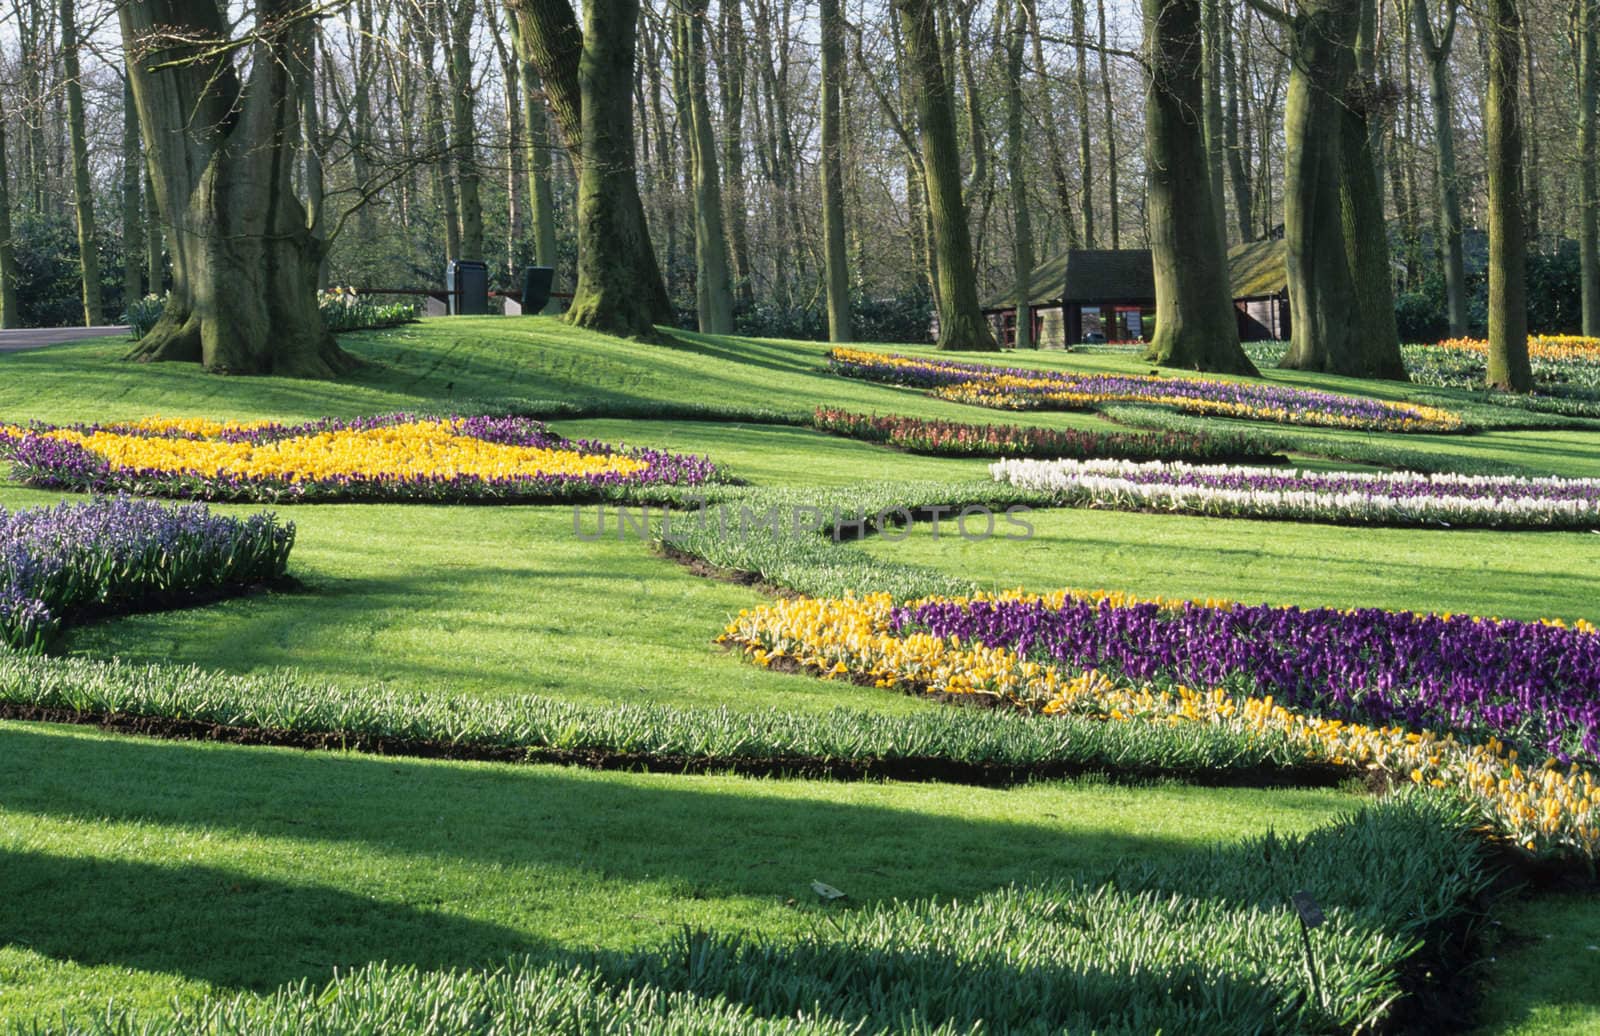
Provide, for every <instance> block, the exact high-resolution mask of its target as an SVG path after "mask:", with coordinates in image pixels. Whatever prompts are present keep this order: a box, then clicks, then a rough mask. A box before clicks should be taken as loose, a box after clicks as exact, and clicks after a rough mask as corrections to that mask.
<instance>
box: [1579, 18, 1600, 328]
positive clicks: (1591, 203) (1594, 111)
mask: <svg viewBox="0 0 1600 1036" xmlns="http://www.w3.org/2000/svg"><path fill="white" fill-rule="evenodd" d="M1581 4H1582V6H1581V7H1580V8H1579V18H1580V19H1581V21H1580V23H1579V26H1578V102H1579V103H1578V255H1579V259H1578V263H1579V267H1580V280H1581V284H1582V296H1583V333H1584V334H1586V335H1589V336H1591V337H1600V0H1581Z"/></svg>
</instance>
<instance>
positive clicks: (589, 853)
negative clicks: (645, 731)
mask: <svg viewBox="0 0 1600 1036" xmlns="http://www.w3.org/2000/svg"><path fill="white" fill-rule="evenodd" d="M945 794H948V792H947V791H945V790H943V789H938V788H932V787H925V788H919V789H915V790H909V789H906V790H896V789H895V788H893V787H891V788H888V789H884V788H881V787H878V786H872V785H853V786H842V785H835V784H828V783H820V782H817V783H807V784H800V783H788V782H784V783H776V782H760V781H739V780H732V779H726V778H708V779H700V778H685V777H665V776H660V777H651V776H634V775H624V774H592V773H588V772H585V771H576V770H567V769H560V768H555V767H527V768H520V767H511V766H504V765H447V764H433V763H422V762H417V761H411V760H399V759H388V758H381V757H371V756H354V755H349V756H345V755H332V754H312V753H304V752H296V751H289V750H275V749H240V748H234V747H230V746H217V745H193V744H173V743H161V742H150V741H142V740H137V739H131V738H116V737H110V736H105V735H90V734H84V733H82V732H79V731H66V730H63V729H61V728H45V727H30V726H24V725H17V724H7V725H3V726H0V811H3V814H4V815H5V816H6V817H7V827H8V828H9V829H10V830H11V831H12V832H15V833H14V834H13V835H12V836H11V838H10V839H8V841H9V845H10V847H9V848H0V904H4V906H0V943H4V942H10V943H16V944H20V945H24V946H27V947H30V948H32V949H34V950H37V951H38V952H40V953H43V954H46V955H49V956H52V957H56V958H60V959H71V960H76V961H80V962H83V963H118V964H124V965H127V966H130V967H135V968H140V969H145V970H153V971H168V972H174V973H178V974H183V975H188V976H192V977H195V978H201V979H205V980H207V981H211V982H215V983H218V984H220V985H224V986H236V987H241V988H249V989H256V990H260V989H265V988H270V987H272V986H275V985H278V984H281V983H284V982H288V981H293V980H295V979H298V978H302V977H307V978H312V979H316V980H321V979H324V978H326V977H327V975H328V973H329V969H330V968H331V967H333V966H334V965H340V966H341V967H347V966H350V965H358V964H362V963H365V962H368V961H376V960H389V961H391V962H398V963H413V964H416V965H417V966H418V967H424V968H439V967H451V966H483V965H488V964H493V963H495V962H497V961H500V960H503V959H505V958H506V957H507V956H508V955H510V954H513V953H522V952H534V951H536V950H539V949H540V947H541V946H544V945H545V943H546V942H547V941H548V940H557V941H559V942H560V943H562V944H563V945H564V946H565V947H568V948H570V950H571V952H573V953H579V952H581V947H582V946H584V945H593V944H596V943H599V944H604V943H605V942H610V943H611V944H612V945H616V944H617V943H616V939H617V936H616V934H615V933H616V932H617V931H619V930H622V931H631V932H632V933H633V934H632V935H631V936H627V937H626V938H624V940H623V941H624V942H626V941H629V940H634V941H636V940H639V939H644V940H645V941H647V942H649V941H659V940H662V939H665V938H666V937H667V935H668V934H669V933H670V932H671V931H673V930H674V929H675V928H676V927H677V926H679V925H682V924H695V925H698V924H703V923H705V921H706V919H707V918H715V917H723V918H728V919H734V920H732V921H731V923H733V924H734V925H735V926H738V925H741V924H748V923H751V922H752V921H753V920H756V919H760V918H765V919H766V921H763V922H761V923H769V922H772V921H774V920H778V919H781V918H784V917H788V918H789V920H787V921H780V923H782V924H787V925H790V926H794V925H803V924H804V923H805V922H804V921H803V919H801V918H799V917H796V916H795V915H793V914H790V913H788V911H789V910H791V909H794V908H793V907H784V906H783V904H784V902H785V901H786V900H790V901H797V902H798V903H799V904H801V905H800V906H799V909H802V910H809V909H812V908H810V907H807V906H805V905H804V904H806V903H810V902H812V901H813V900H814V897H813V896H812V894H811V892H810V888H809V883H810V881H811V880H812V879H821V880H824V881H828V882H829V883H830V884H834V885H836V886H838V887H841V888H844V889H845V890H846V891H848V892H849V893H850V896H851V900H850V902H852V903H867V902H872V901H877V900H884V899H888V898H893V897H904V898H909V897H916V896H936V897H941V898H943V897H965V896H970V895H977V894H981V893H983V892H985V891H988V890H991V889H994V888H997V887H1000V886H1003V885H1005V884H1008V883H1010V882H1012V881H1025V880H1028V879H1030V878H1034V877H1039V876H1043V875H1061V874H1071V873H1075V872H1080V871H1093V872H1101V871H1103V870H1104V869H1106V868H1108V867H1111V866H1113V865H1115V864H1116V862H1117V861H1118V860H1119V859H1123V858H1129V857H1146V858H1148V857H1167V856H1170V855H1172V854H1175V853H1182V852H1185V851H1188V850H1190V849H1192V848H1194V846H1195V845H1196V844H1197V843H1199V842H1201V841H1202V840H1203V838H1204V836H1203V835H1196V836H1195V837H1193V838H1192V839H1188V840H1186V839H1185V838H1182V837H1177V836H1175V835H1174V834H1171V833H1165V832H1148V831H1146V830H1143V827H1144V825H1145V824H1147V823H1149V822H1150V816H1151V815H1152V814H1151V813H1150V812H1149V810H1150V809H1151V808H1152V807H1149V806H1142V805H1141V806H1140V807H1139V808H1138V809H1137V810H1133V812H1126V811H1130V810H1132V809H1133V802H1134V800H1133V799H1132V798H1131V797H1132V796H1134V795H1154V796H1165V799H1163V800H1161V801H1160V802H1159V803H1158V804H1157V805H1156V806H1155V807H1154V809H1155V810H1156V815H1160V814H1162V813H1165V814H1166V815H1174V816H1176V815H1183V813H1184V812H1185V811H1186V810H1199V811H1202V812H1203V811H1204V810H1206V809H1207V803H1208V802H1211V801H1213V800H1211V799H1209V798H1208V796H1211V795H1216V796H1218V799H1217V800H1216V802H1215V804H1216V805H1218V806H1222V807H1225V808H1233V809H1239V808H1248V803H1244V802H1241V801H1239V799H1238V798H1237V797H1235V794H1233V793H1228V792H1201V791H1196V790H1193V789H1181V788H1165V787H1163V788H1152V789H1147V790H1137V791H1136V790H1134V789H1126V788H1105V787H1083V788H1076V789H1072V790H1066V789H1064V790H1063V792H1062V794H1061V797H1060V799H1050V800H1047V802H1046V803H1045V804H1046V807H1047V808H1055V809H1060V810H1061V811H1062V814H1063V815H1068V814H1069V813H1070V814H1071V815H1072V816H1075V817H1076V818H1077V819H1075V820H1073V821H1070V822H1069V823H1067V824H1062V825H1058V826H1052V825H1050V824H1048V823H1045V822H1044V821H1042V820H1041V821H1040V822H1037V823H1035V822H1031V821H1029V820H1022V819H993V818H991V817H990V816H988V815H986V813H985V810H986V809H991V808H993V807H997V806H999V805H1002V804H1003V796H1004V795H1005V794H1006V793H1002V792H984V791H980V790H977V789H963V790H962V791H961V792H960V794H961V795H962V796H963V797H964V801H963V802H962V803H961V805H960V806H959V807H956V806H953V805H952V804H951V803H949V802H948V801H943V802H934V801H931V799H932V798H934V797H937V796H940V795H945ZM1257 794H1264V793H1257ZM1279 794H1280V795H1282V796H1284V797H1285V799H1286V800H1287V801H1286V803H1285V807H1284V808H1285V811H1286V812H1287V813H1289V814H1291V815H1294V814H1296V812H1297V811H1301V810H1303V812H1299V813H1298V815H1300V816H1304V817H1308V818H1313V819H1321V818H1322V817H1324V816H1326V815H1327V814H1328V813H1329V812H1330V807H1331V806H1332V805H1334V803H1332V802H1331V801H1330V799H1329V793H1325V792H1324V793H1304V796H1303V797H1302V798H1301V799H1299V800H1298V802H1297V803H1296V802H1295V800H1294V798H1293V797H1294V796H1295V795H1296V794H1297V793H1294V792H1287V793H1279ZM921 795H927V796H929V797H930V800H923V799H920V798H918V797H917V796H921ZM986 802H987V803H989V804H990V805H989V806H986V805H985V803H986ZM1125 813H1126V815H1125ZM1277 815H1278V816H1279V817H1282V816H1283V814H1282V813H1280V814H1277ZM1268 822H1270V821H1268V820H1262V821H1261V823H1263V824H1264V823H1268ZM1280 822H1281V821H1280ZM1228 833H1229V834H1231V833H1233V832H1231V831H1229V832H1228ZM3 844H4V843H0V845H3ZM60 845H68V846H71V847H72V852H71V853H70V854H67V853H63V852H61V851H59V850H57V849H55V848H54V847H56V846H60ZM42 846H49V847H50V850H49V851H46V850H44V849H42V848H40V847H42ZM130 847H131V848H130ZM216 861H225V862H223V863H220V864H219V863H218V862H216ZM704 901H712V903H710V904H706V903H705V902H704ZM408 904H409V905H408ZM417 904H438V907H437V909H429V908H428V906H419V905H417ZM641 918H642V919H641ZM562 952H566V951H565V950H563V951H562Z"/></svg>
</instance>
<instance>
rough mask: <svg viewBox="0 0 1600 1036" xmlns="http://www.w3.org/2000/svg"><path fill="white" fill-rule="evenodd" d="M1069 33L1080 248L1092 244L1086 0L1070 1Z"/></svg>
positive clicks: (1091, 153)
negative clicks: (1073, 61) (1073, 57)
mask: <svg viewBox="0 0 1600 1036" xmlns="http://www.w3.org/2000/svg"><path fill="white" fill-rule="evenodd" d="M1072 32H1073V35H1074V36H1075V37H1076V38H1077V42H1076V45H1075V49H1076V51H1077V59H1078V69H1077V89H1076V91H1075V93H1074V99H1075V100H1076V102H1077V115H1078V208H1079V209H1080V210H1082V212H1083V247H1085V248H1093V247H1094V240H1095V239H1094V177H1093V175H1092V170H1093V168H1094V151H1093V150H1092V149H1091V148H1090V146H1089V144H1090V137H1089V51H1088V48H1087V47H1086V46H1085V45H1084V41H1085V40H1087V39H1088V38H1089V14H1088V10H1087V7H1086V4H1085V0H1072Z"/></svg>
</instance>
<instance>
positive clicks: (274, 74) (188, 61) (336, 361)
mask: <svg viewBox="0 0 1600 1036" xmlns="http://www.w3.org/2000/svg"><path fill="white" fill-rule="evenodd" d="M118 14H119V18H120V21H121V27H122V38H123V42H124V46H125V47H126V49H127V51H128V54H129V62H128V67H129V74H130V76H131V78H132V82H133V94H134V99H135V101H136V102H137V104H138V108H139V125H140V127H141V129H142V131H143V135H144V144H145V151H146V154H147V155H149V168H150V171H151V174H152V178H153V180H154V188H155V194H156V198H157V202H158V204H159V205H160V207H161V213H162V218H163V221H164V222H165V223H166V224H167V225H168V226H170V227H171V232H170V236H169V239H168V247H169V249H170V252H171V255H172V281H173V284H172V296H171V299H170V301H169V302H168V304H167V308H166V311H165V312H164V313H163V315H162V317H161V319H160V321H158V322H157V324H156V326H155V327H154V328H153V329H152V330H151V331H150V333H149V334H147V335H146V336H145V337H144V338H143V339H141V340H140V342H139V344H138V346H136V347H135V348H134V350H133V352H132V353H131V354H130V358H133V359H140V360H177V361H187V362H198V363H200V364H202V365H203V366H204V367H205V368H206V369H208V370H212V371H216V372H219V373H233V374H280V375H288V376H296V377H331V376H333V375H335V374H338V373H341V372H343V371H347V370H349V369H350V368H351V367H353V366H354V365H355V361H354V359H353V358H352V357H350V356H349V355H348V354H347V353H345V352H343V351H342V350H341V349H340V348H339V346H338V344H337V343H335V341H334V339H333V336H332V335H331V334H329V333H328V331H327V329H326V328H324V327H323V324H322V316H321V314H320V313H318V311H317V294H316V290H317V269H318V266H319V264H320V262H321V259H322V248H321V245H320V243H319V242H318V241H317V240H316V239H315V238H314V237H313V236H312V233H311V230H310V227H309V225H308V221H307V216H306V210H305V207H304V206H302V205H301V204H300V201H299V199H298V198H297V197H296V196H295V193H294V189H293V183H294V175H293V174H294V163H295V158H296V154H297V151H298V145H299V141H300V126H299V105H298V104H297V103H296V98H295V96H294V90H293V88H292V86H291V80H290V72H289V68H290V64H291V61H292V54H291V51H292V48H293V39H292V37H293V35H294V33H295V32H296V31H297V23H298V22H299V21H302V20H303V19H305V18H306V17H309V16H310V15H309V10H308V8H307V7H306V6H305V5H304V3H303V0H263V2H262V3H261V5H260V6H259V7H258V10H257V24H256V27H255V32H256V33H257V38H256V41H255V42H253V43H252V44H250V45H249V48H248V50H249V55H248V57H249V60H248V68H249V79H248V81H243V80H241V79H240V76H239V71H238V70H237V69H236V68H235V66H234V64H233V62H234V59H235V56H236V54H242V53H243V51H244V49H245V48H235V49H223V48H216V47H206V46H204V45H202V44H197V43H196V42H194V41H196V40H200V41H210V40H220V39H226V38H228V37H227V31H228V28H227V26H226V24H224V22H223V19H222V16H221V14H220V12H219V11H218V8H217V6H216V4H214V3H212V2H210V0H146V2H142V3H126V4H121V5H119V7H118Z"/></svg>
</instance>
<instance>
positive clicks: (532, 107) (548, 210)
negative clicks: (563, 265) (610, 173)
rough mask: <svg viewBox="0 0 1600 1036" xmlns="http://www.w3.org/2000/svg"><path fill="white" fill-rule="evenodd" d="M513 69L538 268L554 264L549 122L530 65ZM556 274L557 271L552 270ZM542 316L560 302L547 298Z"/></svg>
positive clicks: (520, 61) (555, 310)
mask: <svg viewBox="0 0 1600 1036" xmlns="http://www.w3.org/2000/svg"><path fill="white" fill-rule="evenodd" d="M517 67H518V69H519V70H520V72H521V74H522V99H523V101H522V117H523V119H524V120H525V125H524V127H523V136H522V141H523V147H524V148H525V149H526V157H525V158H524V160H523V163H522V164H523V167H524V168H525V169H526V171H527V175H528V198H529V199H530V202H531V205H530V207H531V210H532V211H531V212H530V216H531V217H532V221H533V261H534V262H535V263H536V264H538V265H540V266H549V267H552V268H554V267H555V265H556V205H555V191H554V185H553V184H552V183H551V181H550V147H551V143H550V120H549V119H548V118H547V117H546V115H545V107H544V86H543V84H541V83H540V82H539V73H538V71H537V70H535V69H534V67H533V65H532V64H531V63H530V62H528V61H526V60H524V59H523V58H521V57H520V56H519V57H518V59H517ZM556 272H557V273H559V272H560V271H556ZM544 311H545V312H546V313H559V312H561V303H560V302H559V301H557V300H556V299H553V298H552V299H551V300H550V301H549V302H547V303H545V309H544Z"/></svg>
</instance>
